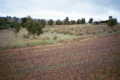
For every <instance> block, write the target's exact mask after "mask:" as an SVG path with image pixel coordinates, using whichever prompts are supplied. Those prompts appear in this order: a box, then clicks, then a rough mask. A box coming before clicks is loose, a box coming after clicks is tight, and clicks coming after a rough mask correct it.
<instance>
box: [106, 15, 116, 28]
mask: <svg viewBox="0 0 120 80" xmlns="http://www.w3.org/2000/svg"><path fill="white" fill-rule="evenodd" d="M116 24H118V22H117V19H116V18H112V16H109V20H108V22H107V25H108V26H111V27H112V26H114V25H116Z"/></svg>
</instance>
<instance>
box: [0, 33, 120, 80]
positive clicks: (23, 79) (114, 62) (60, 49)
mask: <svg viewBox="0 0 120 80" xmlns="http://www.w3.org/2000/svg"><path fill="white" fill-rule="evenodd" d="M0 80H120V35H119V34H115V35H110V36H105V37H98V38H95V39H89V40H83V41H79V40H76V41H73V42H72V41H71V42H69V43H61V44H55V45H46V46H37V47H29V48H19V49H9V50H6V51H0Z"/></svg>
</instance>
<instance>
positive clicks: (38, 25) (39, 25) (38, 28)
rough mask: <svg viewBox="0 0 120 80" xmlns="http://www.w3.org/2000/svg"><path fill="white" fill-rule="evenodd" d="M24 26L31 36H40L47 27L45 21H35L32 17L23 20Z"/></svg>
mask: <svg viewBox="0 0 120 80" xmlns="http://www.w3.org/2000/svg"><path fill="white" fill-rule="evenodd" d="M22 26H23V27H24V28H26V29H27V30H28V32H29V34H33V35H39V34H41V33H42V32H43V31H42V29H43V28H44V27H45V20H43V19H42V20H33V19H32V18H31V17H25V18H23V19H22Z"/></svg>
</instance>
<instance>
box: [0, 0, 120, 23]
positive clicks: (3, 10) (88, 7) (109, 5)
mask: <svg viewBox="0 0 120 80" xmlns="http://www.w3.org/2000/svg"><path fill="white" fill-rule="evenodd" d="M119 3H120V0H0V16H16V17H25V16H31V17H33V18H44V19H55V20H56V19H64V18H65V17H66V16H68V17H69V18H70V19H79V18H86V19H89V18H94V19H95V20H103V19H108V16H113V17H115V18H117V19H118V20H119V21H120V16H119V13H120V6H119Z"/></svg>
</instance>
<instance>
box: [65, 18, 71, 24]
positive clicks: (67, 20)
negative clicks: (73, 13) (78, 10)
mask: <svg viewBox="0 0 120 80" xmlns="http://www.w3.org/2000/svg"><path fill="white" fill-rule="evenodd" d="M64 24H66V25H67V24H70V22H69V17H66V18H65V19H64Z"/></svg>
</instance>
